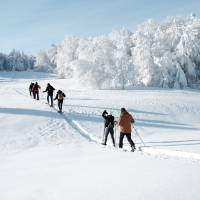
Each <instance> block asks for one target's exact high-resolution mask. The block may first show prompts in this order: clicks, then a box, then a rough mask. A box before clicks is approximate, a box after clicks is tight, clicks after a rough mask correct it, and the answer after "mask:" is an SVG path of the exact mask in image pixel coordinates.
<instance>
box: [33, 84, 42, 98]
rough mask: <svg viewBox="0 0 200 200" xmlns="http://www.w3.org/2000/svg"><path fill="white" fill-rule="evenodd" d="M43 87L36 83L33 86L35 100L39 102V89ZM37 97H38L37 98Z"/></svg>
mask: <svg viewBox="0 0 200 200" xmlns="http://www.w3.org/2000/svg"><path fill="white" fill-rule="evenodd" d="M40 88H41V87H40V86H39V85H38V83H37V82H36V83H35V84H34V85H33V88H32V92H33V98H34V99H36V98H37V100H39V89H40ZM36 96H37V97H36Z"/></svg>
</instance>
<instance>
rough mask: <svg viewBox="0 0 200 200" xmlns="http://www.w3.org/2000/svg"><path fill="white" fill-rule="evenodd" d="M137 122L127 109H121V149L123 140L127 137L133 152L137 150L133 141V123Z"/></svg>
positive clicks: (119, 123)
mask: <svg viewBox="0 0 200 200" xmlns="http://www.w3.org/2000/svg"><path fill="white" fill-rule="evenodd" d="M134 122H135V120H134V119H133V117H132V115H131V114H129V113H128V112H127V111H126V109H125V108H121V115H120V118H119V122H118V125H119V128H120V138H119V148H122V147H123V139H124V136H126V138H127V140H128V142H129V143H130V145H131V148H132V150H131V151H134V150H135V144H134V142H133V140H132V139H131V123H134Z"/></svg>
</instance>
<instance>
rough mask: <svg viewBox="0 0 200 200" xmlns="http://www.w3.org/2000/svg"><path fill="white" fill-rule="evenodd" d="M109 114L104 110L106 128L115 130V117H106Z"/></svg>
mask: <svg viewBox="0 0 200 200" xmlns="http://www.w3.org/2000/svg"><path fill="white" fill-rule="evenodd" d="M106 114H108V113H107V111H106V110H104V112H103V113H102V117H103V118H104V120H105V124H104V126H105V127H109V128H113V127H114V120H115V118H114V116H112V115H106Z"/></svg>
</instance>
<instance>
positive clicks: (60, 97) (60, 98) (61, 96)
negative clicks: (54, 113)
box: [54, 90, 65, 112]
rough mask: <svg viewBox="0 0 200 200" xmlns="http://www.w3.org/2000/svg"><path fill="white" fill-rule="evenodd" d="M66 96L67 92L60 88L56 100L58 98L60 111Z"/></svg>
mask: <svg viewBox="0 0 200 200" xmlns="http://www.w3.org/2000/svg"><path fill="white" fill-rule="evenodd" d="M64 98H65V94H64V93H63V92H62V91H61V90H58V92H57V94H56V97H55V99H54V100H56V99H57V100H58V109H59V112H62V105H63V100H64Z"/></svg>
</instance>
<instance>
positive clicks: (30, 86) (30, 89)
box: [29, 82, 34, 96]
mask: <svg viewBox="0 0 200 200" xmlns="http://www.w3.org/2000/svg"><path fill="white" fill-rule="evenodd" d="M33 86H34V83H32V82H31V84H30V85H29V92H30V96H31V95H32V89H33Z"/></svg>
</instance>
